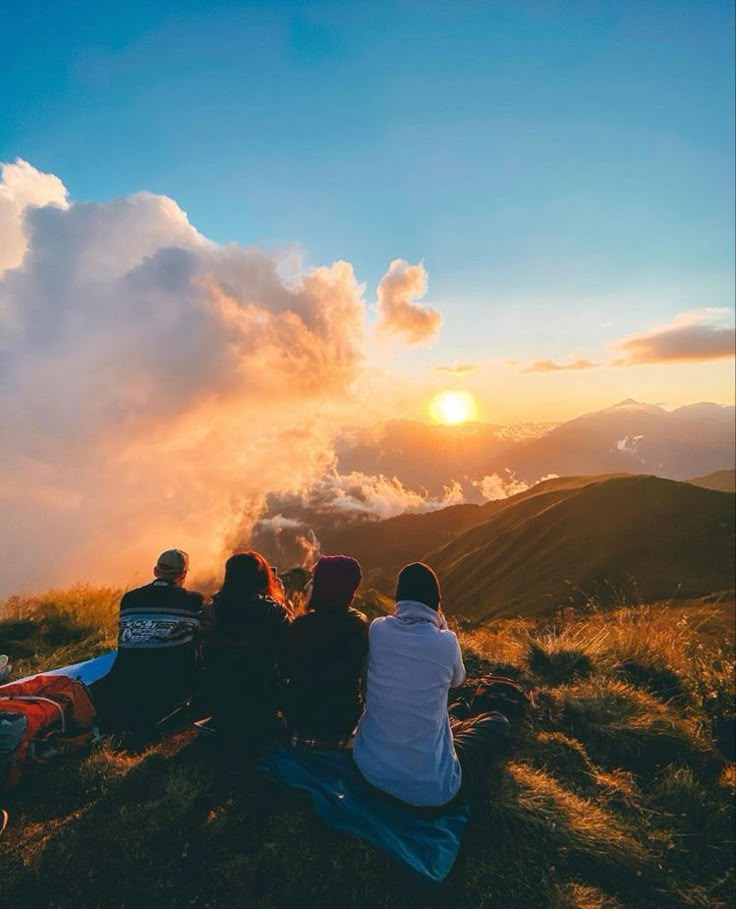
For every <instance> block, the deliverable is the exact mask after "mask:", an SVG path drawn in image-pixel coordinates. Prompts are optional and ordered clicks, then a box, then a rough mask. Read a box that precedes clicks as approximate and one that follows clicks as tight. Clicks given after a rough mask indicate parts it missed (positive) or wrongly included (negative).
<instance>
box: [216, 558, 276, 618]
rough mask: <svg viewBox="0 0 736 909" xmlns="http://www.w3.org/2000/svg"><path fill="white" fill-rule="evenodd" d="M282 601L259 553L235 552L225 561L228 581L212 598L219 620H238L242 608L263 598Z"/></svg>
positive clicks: (271, 574) (269, 568) (268, 567)
mask: <svg viewBox="0 0 736 909" xmlns="http://www.w3.org/2000/svg"><path fill="white" fill-rule="evenodd" d="M262 597H269V599H272V600H276V601H277V602H281V600H282V599H283V595H282V593H281V589H280V587H279V585H278V584H277V583H276V579H275V578H274V576H273V572H272V571H271V566H270V565H269V564H268V562H267V561H266V560H265V559H264V558H263V556H262V555H261V554H260V552H236V553H235V554H234V555H231V556H230V558H229V559H228V560H227V562H225V580H224V581H223V582H222V587H221V588H220V589H219V591H218V592H217V593H216V594H215V595H214V597H213V598H212V600H213V601H212V605H213V609H214V613H215V617H216V620H219V621H224V622H225V623H227V622H228V621H231V620H233V619H235V618H236V615H237V613H238V612H239V611H240V609H241V608H242V606H243V605H245V604H247V603H249V602H251V601H253V600H256V599H259V598H262Z"/></svg>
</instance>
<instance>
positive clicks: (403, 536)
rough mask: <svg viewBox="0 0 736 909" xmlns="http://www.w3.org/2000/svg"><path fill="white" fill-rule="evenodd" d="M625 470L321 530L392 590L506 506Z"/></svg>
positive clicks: (325, 539) (326, 545) (326, 547)
mask: <svg viewBox="0 0 736 909" xmlns="http://www.w3.org/2000/svg"><path fill="white" fill-rule="evenodd" d="M614 476H624V474H611V475H605V476H594V477H591V476H574V477H555V478H553V479H550V480H544V481H543V482H541V483H537V484H536V485H535V486H532V487H530V488H529V489H527V490H525V491H524V492H521V493H517V494H516V495H514V496H510V497H509V498H507V499H497V500H495V501H492V502H486V503H485V504H484V505H453V506H451V507H449V508H442V509H440V510H438V511H431V512H428V513H427V514H403V515H399V516H398V517H395V518H389V519H388V520H385V521H371V522H366V523H362V524H354V525H348V526H344V527H339V528H335V529H332V530H331V529H330V528H325V529H324V530H322V531H321V532H320V542H321V545H322V551H323V552H325V553H335V552H347V553H350V554H351V555H352V556H354V557H355V558H356V559H358V561H359V562H360V564H361V565H362V566H363V568H364V569H367V570H368V571H369V572H371V579H372V581H373V583H377V584H379V585H380V586H384V587H385V588H386V589H388V588H390V587H391V585H392V584H393V582H394V581H395V578H396V573H397V572H398V570H399V569H400V568H401V567H402V565H405V564H406V563H407V562H411V561H414V560H415V559H417V558H419V557H420V556H424V555H426V554H427V553H430V552H433V551H434V550H436V549H439V548H440V547H442V546H444V545H445V544H446V543H449V542H451V541H452V540H454V539H456V538H457V537H459V536H460V535H461V534H463V533H465V532H466V531H468V530H470V529H471V528H473V527H477V526H478V525H480V524H484V523H486V522H487V521H489V520H491V518H493V517H494V516H495V515H497V514H498V513H499V512H501V511H503V510H504V509H506V508H509V507H511V506H514V505H516V504H517V503H519V502H523V501H525V500H527V499H529V498H534V497H536V496H538V495H542V494H545V493H552V492H555V493H557V492H561V491H562V492H564V491H568V490H573V489H579V488H580V487H582V486H586V485H588V484H589V483H591V482H599V481H602V480H606V479H612V478H613V477H614Z"/></svg>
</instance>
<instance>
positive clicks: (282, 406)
mask: <svg viewBox="0 0 736 909" xmlns="http://www.w3.org/2000/svg"><path fill="white" fill-rule="evenodd" d="M4 175H5V182H4V183H0V250H3V253H4V254H5V259H4V260H3V268H4V271H0V354H1V356H0V377H1V379H2V381H0V420H1V421H2V426H3V446H2V447H1V448H0V478H2V482H0V508H1V509H2V511H3V514H4V515H5V516H6V517H5V520H4V521H3V524H2V527H0V548H2V551H3V563H4V571H3V576H2V578H0V587H1V588H2V590H1V591H0V593H7V592H9V591H12V590H14V589H19V588H29V587H38V586H48V585H50V584H57V583H58V584H63V583H68V582H70V581H74V580H78V579H88V580H91V581H95V580H101V581H117V582H121V583H134V582H138V581H141V580H144V579H145V578H146V577H147V576H148V572H149V570H150V566H151V565H152V564H153V560H154V559H155V556H156V554H157V552H158V551H160V550H161V549H164V548H168V547H171V546H181V547H182V548H184V549H186V550H187V551H188V552H190V554H191V556H192V569H193V573H194V574H195V575H196V574H197V572H198V571H200V570H203V569H206V570H208V571H216V570H219V569H221V566H222V558H223V555H225V554H227V549H228V546H230V545H232V543H233V541H236V540H242V539H243V536H244V534H245V533H247V529H248V527H249V526H251V525H252V523H253V522H254V521H255V520H256V519H257V518H258V517H259V515H260V513H261V510H262V506H263V503H264V500H265V496H266V494H267V493H268V492H270V491H281V490H289V489H300V488H302V487H303V486H305V485H308V484H310V483H313V482H314V481H315V480H316V479H318V478H319V477H320V476H322V475H323V474H324V473H325V471H326V470H329V468H330V467H331V466H332V465H333V464H334V459H335V455H334V450H333V447H332V438H333V437H334V435H335V433H336V432H337V429H338V426H339V425H341V423H342V422H343V421H344V414H345V412H346V411H348V410H354V394H356V393H357V392H355V391H354V386H360V385H362V383H356V382H355V380H356V378H357V377H358V376H359V375H360V374H361V370H362V368H363V360H364V356H365V351H366V343H367V342H366V331H365V325H366V314H367V307H366V304H365V301H364V299H363V288H362V286H361V285H360V284H358V282H357V281H356V279H355V275H354V274H353V269H352V266H351V265H350V264H349V263H347V262H335V263H333V264H332V265H329V266H324V267H319V268H314V269H311V270H307V271H305V272H303V273H301V274H294V273H293V272H294V269H293V261H292V260H291V259H289V261H288V262H286V265H288V266H289V267H288V269H287V268H285V267H284V264H285V260H283V259H282V258H281V257H280V255H279V254H273V253H269V252H266V251H264V250H262V249H259V248H256V247H249V248H243V247H240V246H236V245H230V246H225V247H220V246H218V245H216V244H214V243H212V242H210V241H209V240H207V239H206V238H205V237H203V236H202V235H201V234H200V233H199V232H198V231H197V230H196V229H195V228H194V227H193V226H192V225H191V224H190V223H189V220H188V219H187V216H186V214H185V213H184V212H183V211H182V210H181V209H180V208H179V206H178V205H177V204H176V203H175V202H174V201H173V200H172V199H169V198H166V197H164V196H157V195H154V194H152V193H136V194H134V195H132V196H128V197H125V198H119V199H114V200H112V201H109V202H101V203H97V202H94V203H93V202H85V203H71V204H70V203H69V202H68V201H67V197H66V190H65V189H64V187H63V184H61V181H59V180H58V178H56V177H53V176H52V175H49V174H41V173H39V172H38V171H36V170H35V169H34V168H32V167H30V166H29V165H24V164H18V165H12V166H11V167H10V168H7V167H6V168H5V171H4ZM9 200H10V201H9ZM11 247H12V255H11V254H7V252H6V251H7V250H8V249H10V248H11ZM392 269H393V270H392V271H391V272H390V273H389V275H388V276H387V277H386V278H385V279H384V282H382V288H383V289H382V291H381V294H380V296H381V297H382V299H383V300H384V302H385V303H386V302H387V303H388V311H387V314H388V317H389V319H390V318H393V320H394V324H396V322H397V319H398V320H400V318H401V317H402V315H403V316H406V312H407V311H408V312H409V313H411V312H412V311H413V310H414V309H418V307H414V306H413V304H411V303H410V302H407V301H409V300H410V299H411V298H412V297H413V296H415V295H417V294H418V290H417V288H419V289H421V288H423V287H424V286H425V285H426V276H425V275H424V269H423V268H422V267H421V266H406V267H404V266H403V265H396V263H394V266H392ZM286 271H288V272H289V274H290V277H289V279H288V280H287V279H286V278H285V277H284V273H285V272H286ZM412 288H414V289H413V290H412ZM402 304H406V307H408V310H407V309H406V307H404V306H402ZM392 307H393V308H392ZM419 311H420V312H423V311H421V310H419ZM397 313H398V315H397ZM385 315H386V313H385ZM425 315H426V313H425ZM438 318H439V317H437V319H438ZM416 324H417V326H418V325H419V322H417V323H416ZM417 334H422V332H421V330H420V329H419V328H418V327H415V330H414V333H413V334H412V335H411V337H410V340H411V341H412V342H413V341H414V340H416V337H417ZM389 485H390V484H389ZM391 494H392V492H391V489H390V488H388V487H386V488H385V489H384V491H383V492H382V493H381V495H382V496H383V497H384V500H385V501H389V500H390V498H391ZM400 500H401V490H398V491H396V501H400ZM385 507H389V506H385ZM389 510H390V508H389Z"/></svg>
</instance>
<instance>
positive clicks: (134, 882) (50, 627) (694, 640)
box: [0, 588, 736, 909]
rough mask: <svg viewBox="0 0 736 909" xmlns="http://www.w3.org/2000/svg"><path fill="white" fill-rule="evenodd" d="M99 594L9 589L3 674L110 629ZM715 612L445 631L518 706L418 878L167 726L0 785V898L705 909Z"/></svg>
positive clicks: (720, 753)
mask: <svg viewBox="0 0 736 909" xmlns="http://www.w3.org/2000/svg"><path fill="white" fill-rule="evenodd" d="M115 598H116V597H115V592H114V591H110V590H107V589H104V590H95V589H92V588H76V589H74V590H70V591H66V592H51V593H49V594H48V595H45V596H43V597H38V598H34V599H33V600H21V599H18V600H16V601H15V602H13V603H11V604H10V610H11V612H12V613H13V617H12V618H3V619H2V620H0V641H1V642H2V643H1V644H0V648H4V649H5V650H7V651H10V652H11V655H12V656H13V657H14V658H15V659H17V661H18V668H19V670H20V671H27V670H31V669H33V668H42V667H45V666H48V665H50V664H51V665H57V664H58V663H59V661H61V660H70V659H76V658H78V657H81V656H84V655H87V654H89V655H91V654H93V653H95V652H97V651H98V649H99V648H100V646H102V645H104V643H105V642H106V641H109V637H108V635H109V631H110V622H111V621H112V620H114V612H115V602H114V601H115ZM367 599H368V601H369V602H370V605H371V608H372V609H374V610H380V609H381V608H384V607H385V606H386V605H387V604H386V601H384V600H382V599H381V598H380V597H377V596H375V595H373V594H370V593H369V594H367ZM19 616H21V617H22V618H18V617H19ZM732 621H733V613H732V607H730V608H729V607H728V606H727V605H721V606H703V605H702V604H698V603H694V602H693V603H690V604H666V605H661V606H641V607H633V608H621V609H617V610H615V611H602V610H598V609H596V608H594V607H593V606H592V605H591V604H589V607H588V609H587V611H585V612H583V613H573V612H572V611H568V612H567V613H564V614H558V615H557V616H555V617H553V618H551V619H548V620H540V621H534V620H519V619H516V620H513V619H512V620H499V621H493V622H490V623H488V624H486V625H485V626H483V627H482V628H478V629H476V630H475V631H474V632H472V633H462V632H461V640H462V644H463V648H464V653H465V660H466V664H467V667H468V671H469V673H470V674H473V675H477V674H480V673H482V672H485V671H489V670H491V669H493V670H501V671H503V672H504V673H506V674H508V675H510V676H513V677H514V678H516V679H517V680H519V681H520V682H521V683H522V684H523V685H524V686H525V687H526V688H527V690H528V691H529V692H530V693H531V694H532V696H533V700H534V703H533V707H532V711H531V715H530V717H529V720H528V722H527V724H526V725H525V726H524V727H523V728H522V729H521V730H520V732H519V734H518V735H517V737H516V740H515V742H514V745H513V748H512V751H511V753H510V755H509V756H508V757H507V758H505V759H503V760H501V761H499V762H498V763H497V764H495V765H494V766H493V767H492V769H491V772H490V773H489V776H488V783H487V790H486V793H485V801H484V804H483V806H482V808H481V810H480V811H479V813H478V815H477V818H476V820H475V822H474V823H473V824H471V826H470V827H469V828H468V830H467V832H466V836H465V845H464V848H463V850H462V851H461V855H460V857H459V859H458V861H457V863H456V865H455V868H454V869H453V871H452V873H451V874H450V877H449V878H448V879H447V881H446V882H445V883H444V884H443V885H442V886H441V887H440V888H439V889H437V890H429V889H428V888H427V887H425V886H424V885H422V884H421V883H420V882H419V881H417V880H416V879H414V878H412V877H411V876H410V875H409V874H408V873H407V872H405V871H404V870H403V869H402V868H400V867H399V866H397V865H395V864H394V863H392V862H390V861H389V860H388V859H387V858H386V857H385V856H384V855H383V854H382V853H380V852H379V851H377V850H376V849H374V848H373V847H371V846H368V845H366V844H364V843H362V842H360V841H357V840H354V839H351V838H348V837H347V836H344V835H342V834H338V833H335V832H333V831H330V830H327V829H325V828H324V827H323V826H321V825H320V823H319V822H318V821H317V819H316V817H315V815H314V813H313V811H312V809H311V807H310V804H309V802H308V800H306V799H305V798H302V797H299V796H296V795H293V794H291V793H289V792H284V791H280V790H277V789H275V788H274V787H273V786H271V785H270V784H268V783H267V782H266V781H265V780H264V779H262V778H261V777H260V776H258V775H257V774H255V773H254V772H253V771H250V770H248V769H246V768H245V767H244V766H243V764H242V762H241V761H240V760H238V758H237V756H235V758H230V759H228V758H226V757H225V756H224V755H222V754H220V753H219V752H218V750H217V742H216V739H215V740H212V739H205V740H201V739H200V740H197V739H195V736H194V734H193V732H192V730H191V728H189V727H186V726H180V727H179V728H178V729H171V731H170V734H169V735H168V736H167V737H166V738H165V740H164V741H163V742H162V743H161V744H159V745H157V746H155V747H152V748H151V749H150V750H148V751H146V752H145V753H143V754H140V755H136V756H133V755H127V754H123V753H119V752H118V751H116V750H115V748H114V747H113V745H112V744H107V745H105V746H103V747H102V748H100V749H98V750H97V751H95V752H94V753H92V754H91V755H89V756H88V757H86V758H84V759H77V760H73V759H68V760H67V761H66V762H64V763H57V764H55V765H54V764H51V765H48V766H45V767H40V768H36V769H35V770H34V771H33V772H32V773H29V775H28V776H27V777H26V778H25V780H24V781H22V783H21V785H20V786H19V787H18V788H17V789H15V790H13V791H10V792H8V793H6V794H4V795H3V796H2V800H1V801H2V804H3V806H4V807H5V808H7V810H8V811H9V814H10V824H9V827H8V829H7V831H6V833H5V834H4V836H3V837H2V838H1V839H0V880H1V881H2V902H3V904H4V905H8V906H14V907H36V906H45V905H53V906H58V907H77V906H81V905H95V906H97V905H104V906H127V905H131V906H132V905H141V900H142V899H144V900H145V904H146V905H188V906H214V905H219V906H223V905H227V906H246V905H247V906H256V907H285V906H286V907H289V906H300V905H304V895H305V894H309V902H310V904H312V905H315V906H333V905H338V904H339V905H341V906H362V905H366V904H371V905H377V906H383V907H394V906H396V907H399V906H401V907H407V909H408V907H417V909H418V907H425V906H437V907H445V906H448V907H454V906H457V907H461V906H462V907H467V906H473V907H476V906H477V907H499V906H502V907H504V909H516V907H542V906H550V907H560V909H562V907H565V909H567V907H569V909H593V907H611V909H614V907H618V909H621V907H624V909H648V907H649V909H661V907H663V906H667V907H672V909H678V907H723V909H725V907H727V906H729V905H731V899H732V894H733V886H734V879H733V871H732V864H733V846H734V843H733V831H734V810H733V806H734V801H733V798H734V792H735V790H734V783H735V781H736V777H735V775H734V765H733V763H730V762H732V761H733V759H734V682H733V678H734V677H733V671H734V654H733V624H732ZM100 622H101V623H102V624H101V626H99V625H98V623H100ZM22 623H26V624H22ZM34 647H35V648H38V656H37V657H35V658H34V657H32V656H31V654H30V651H31V649H32V648H34ZM142 895H145V896H142Z"/></svg>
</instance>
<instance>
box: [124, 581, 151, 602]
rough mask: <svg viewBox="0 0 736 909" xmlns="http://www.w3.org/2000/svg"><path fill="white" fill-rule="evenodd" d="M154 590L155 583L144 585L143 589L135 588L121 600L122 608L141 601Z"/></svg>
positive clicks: (127, 591) (126, 592) (127, 592)
mask: <svg viewBox="0 0 736 909" xmlns="http://www.w3.org/2000/svg"><path fill="white" fill-rule="evenodd" d="M152 588H153V583H150V584H143V585H142V586H141V587H133V588H132V589H131V590H126V591H125V593H124V594H123V596H122V598H121V600H120V606H121V608H122V607H123V606H130V605H132V604H133V603H135V602H136V600H139V599H141V598H142V597H145V596H147V595H148V593H149V591H150V590H151V589H152Z"/></svg>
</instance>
